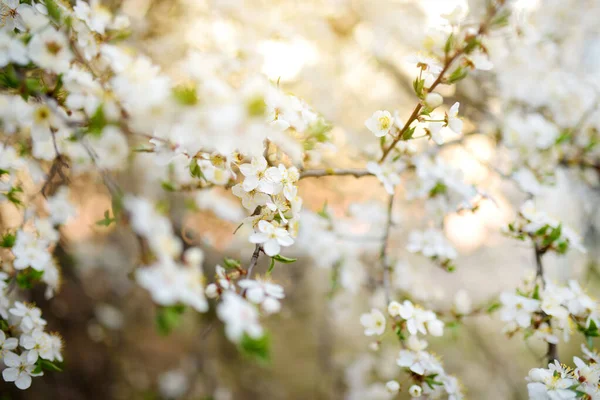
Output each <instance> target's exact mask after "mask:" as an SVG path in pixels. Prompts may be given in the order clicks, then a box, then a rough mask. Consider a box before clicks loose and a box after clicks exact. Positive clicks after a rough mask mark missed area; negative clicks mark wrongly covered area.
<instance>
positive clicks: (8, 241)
mask: <svg viewBox="0 0 600 400" xmlns="http://www.w3.org/2000/svg"><path fill="white" fill-rule="evenodd" d="M16 240H17V235H16V234H14V233H11V232H5V233H4V234H3V235H2V238H1V239H0V247H5V248H11V247H13V246H14V245H15V241H16Z"/></svg>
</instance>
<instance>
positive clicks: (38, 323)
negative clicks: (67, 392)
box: [0, 272, 63, 390]
mask: <svg viewBox="0 0 600 400" xmlns="http://www.w3.org/2000/svg"><path fill="white" fill-rule="evenodd" d="M0 274H1V275H0V291H1V293H0V296H1V297H0V302H1V303H2V309H1V310H0V328H1V329H0V357H1V358H2V361H3V363H4V369H3V370H2V378H3V379H4V380H5V381H6V382H14V384H15V385H16V386H17V387H18V388H19V389H22V390H24V389H27V388H29V387H30V386H31V382H32V377H37V376H42V375H44V371H60V367H59V365H57V363H58V364H60V363H62V361H63V358H62V355H61V350H62V346H63V343H62V339H61V337H60V336H59V335H58V334H55V333H48V332H46V325H47V322H46V320H45V319H43V318H42V311H41V310H40V309H39V308H37V307H35V306H34V305H32V304H27V303H22V302H20V301H12V300H10V299H9V297H8V293H7V291H8V289H9V287H8V285H9V284H8V280H9V276H8V274H6V273H4V272H2V273H0Z"/></svg>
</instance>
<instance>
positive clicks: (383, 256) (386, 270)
mask: <svg viewBox="0 0 600 400" xmlns="http://www.w3.org/2000/svg"><path fill="white" fill-rule="evenodd" d="M393 208H394V195H391V196H390V197H389V200H388V207H387V220H386V224H385V233H384V236H383V242H382V244H381V252H380V253H379V259H380V260H381V264H382V266H383V290H384V293H385V302H386V305H387V304H390V301H391V283H390V272H391V269H392V268H391V265H390V264H389V261H388V257H387V245H388V240H389V238H390V230H391V228H392V210H393Z"/></svg>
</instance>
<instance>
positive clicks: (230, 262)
mask: <svg viewBox="0 0 600 400" xmlns="http://www.w3.org/2000/svg"><path fill="white" fill-rule="evenodd" d="M223 264H225V268H227V269H239V268H240V267H241V266H242V263H241V262H240V261H239V260H236V259H234V258H228V257H225V258H223Z"/></svg>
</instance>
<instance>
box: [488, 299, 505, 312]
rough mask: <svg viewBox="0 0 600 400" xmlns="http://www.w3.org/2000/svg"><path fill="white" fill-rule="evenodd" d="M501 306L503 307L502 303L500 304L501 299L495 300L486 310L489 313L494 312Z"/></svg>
mask: <svg viewBox="0 0 600 400" xmlns="http://www.w3.org/2000/svg"><path fill="white" fill-rule="evenodd" d="M500 307H502V304H500V302H499V301H494V302H493V303H492V304H490V305H489V306H488V308H487V310H486V312H487V313H488V314H491V313H493V312H494V311H496V310H497V309H499V308H500Z"/></svg>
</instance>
